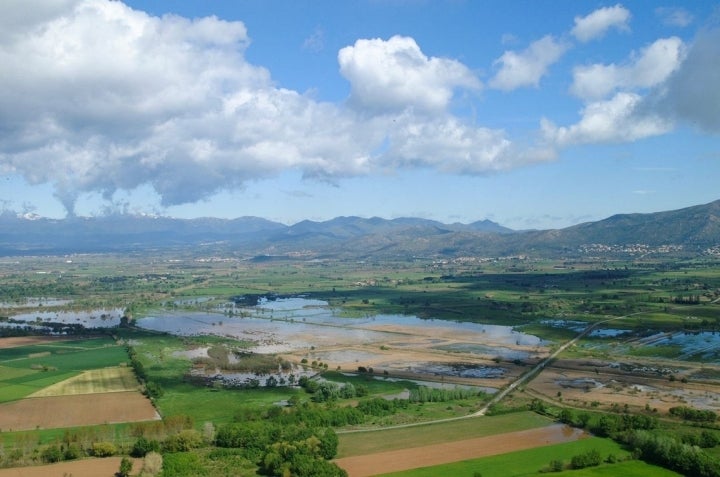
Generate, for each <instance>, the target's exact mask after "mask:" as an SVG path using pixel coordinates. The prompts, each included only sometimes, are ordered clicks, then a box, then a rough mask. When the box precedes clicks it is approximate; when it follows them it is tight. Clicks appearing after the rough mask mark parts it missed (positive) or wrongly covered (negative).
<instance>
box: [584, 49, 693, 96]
mask: <svg viewBox="0 0 720 477" xmlns="http://www.w3.org/2000/svg"><path fill="white" fill-rule="evenodd" d="M683 53H684V44H683V42H682V40H680V39H679V38H677V37H671V38H664V39H660V40H657V41H655V42H654V43H652V44H651V45H649V46H648V47H646V48H644V49H643V50H641V51H640V53H639V54H635V53H633V54H632V55H631V56H630V59H629V60H628V61H627V62H626V64H624V65H616V64H609V65H602V64H593V65H589V66H578V67H575V68H574V69H573V84H572V86H571V87H570V91H571V92H572V93H573V94H574V95H575V96H578V97H580V98H582V99H585V100H597V99H601V98H604V97H606V96H608V95H610V94H612V93H614V92H615V91H616V90H627V89H631V90H632V89H637V88H650V87H653V86H656V85H658V84H660V83H662V82H663V81H665V80H666V79H667V78H668V77H669V76H670V75H671V74H672V72H673V71H675V70H676V69H677V68H678V67H679V65H680V63H681V62H682V59H683Z"/></svg>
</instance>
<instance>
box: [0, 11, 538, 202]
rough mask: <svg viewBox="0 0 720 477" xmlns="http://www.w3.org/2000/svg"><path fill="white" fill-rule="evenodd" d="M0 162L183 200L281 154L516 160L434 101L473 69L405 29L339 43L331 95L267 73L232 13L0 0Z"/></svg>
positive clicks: (230, 182)
mask: <svg viewBox="0 0 720 477" xmlns="http://www.w3.org/2000/svg"><path fill="white" fill-rule="evenodd" d="M0 26H2V28H0V64H2V65H3V74H2V75H0V171H3V172H4V173H11V174H19V175H22V176H23V177H24V178H25V179H26V180H27V181H28V182H30V183H33V184H40V183H50V184H52V185H53V186H54V187H55V190H56V195H57V196H58V198H59V199H60V200H61V201H62V202H63V204H65V206H66V208H67V210H68V212H69V213H72V211H73V205H74V202H75V200H76V198H77V197H78V196H79V195H80V194H82V193H85V192H101V193H103V194H104V195H105V197H106V198H108V199H110V198H111V197H112V196H113V194H114V192H115V191H117V190H132V189H133V188H136V187H139V186H142V185H146V184H150V185H151V186H152V187H153V188H154V189H155V190H156V191H157V192H158V193H159V194H160V196H161V200H162V203H163V205H166V206H167V205H173V204H181V203H186V202H193V201H196V200H198V199H202V198H206V197H209V196H210V195H212V194H214V193H216V192H217V191H220V190H223V189H231V188H239V187H242V186H243V184H245V183H246V182H247V181H248V180H253V179H256V178H262V177H268V176H272V175H274V174H278V173H279V172H281V171H283V170H287V169H295V170H299V171H301V172H302V173H303V174H304V175H305V176H307V177H315V178H320V179H330V180H333V179H334V178H338V177H343V176H352V175H358V174H369V173H373V172H375V171H379V170H383V169H385V168H393V167H434V168H437V169H439V170H446V171H454V172H470V173H483V172H487V171H494V170H498V169H504V168H508V167H511V166H512V165H513V163H514V161H517V160H527V157H530V156H528V155H527V154H525V155H523V154H521V153H518V152H517V151H515V149H514V148H513V147H512V144H511V142H510V140H509V139H508V138H506V137H505V134H504V132H503V131H500V130H491V129H486V128H482V127H477V126H474V125H471V124H466V123H464V122H463V121H461V120H459V119H458V118H456V117H454V116H452V115H451V114H450V113H449V104H450V102H451V99H452V97H453V94H454V91H455V90H457V89H458V88H464V89H470V90H477V89H479V88H480V87H481V84H480V81H479V80H478V79H477V78H476V77H475V76H474V75H473V73H472V72H471V71H470V70H469V69H468V68H467V67H466V66H464V65H463V64H461V63H459V62H457V61H455V60H451V59H444V58H435V57H428V56H426V55H425V54H423V52H422V51H421V49H420V47H419V46H418V45H417V44H416V43H415V41H414V40H412V39H411V38H405V37H393V38H390V39H388V40H382V39H374V40H359V41H358V42H356V43H355V45H353V46H349V47H347V48H345V49H343V50H342V51H341V52H340V54H339V63H340V71H341V74H343V75H344V76H345V77H346V78H347V79H348V81H350V84H351V90H352V94H351V97H350V98H349V101H348V103H347V106H346V105H336V104H330V103H323V102H319V101H316V100H314V99H312V98H309V97H307V96H305V95H302V94H300V93H298V92H296V91H292V90H288V89H283V88H280V87H278V86H277V85H275V84H274V83H273V81H272V78H271V75H270V72H269V71H267V70H266V69H264V68H262V67H260V66H256V65H253V64H250V63H248V62H247V61H246V60H245V57H244V52H245V50H246V48H248V46H249V45H250V39H249V36H248V33H247V31H246V28H245V26H244V24H243V23H241V22H228V21H223V20H220V19H218V18H215V17H209V18H201V19H195V20H189V19H186V18H182V17H178V16H173V15H166V16H163V17H154V16H150V15H148V14H146V13H144V12H141V11H136V10H133V9H131V8H129V7H128V6H126V5H124V4H123V3H121V2H115V1H107V0H56V1H54V2H45V3H43V4H42V7H38V8H37V9H34V10H31V9H28V8H27V6H26V5H25V4H24V2H20V1H14V0H13V1H11V0H8V1H6V2H2V3H0Z"/></svg>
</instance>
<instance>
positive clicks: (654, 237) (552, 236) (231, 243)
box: [0, 201, 720, 258]
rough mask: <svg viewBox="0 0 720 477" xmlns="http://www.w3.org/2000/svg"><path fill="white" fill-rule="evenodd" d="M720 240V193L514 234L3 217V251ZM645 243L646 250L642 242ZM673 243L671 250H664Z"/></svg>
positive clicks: (478, 225) (494, 229) (397, 250)
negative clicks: (680, 205) (700, 200)
mask: <svg viewBox="0 0 720 477" xmlns="http://www.w3.org/2000/svg"><path fill="white" fill-rule="evenodd" d="M718 245H720V201H716V202H712V203H710V204H706V205H698V206H694V207H688V208H685V209H680V210H674V211H669V212H658V213H652V214H623V215H615V216H612V217H609V218H607V219H604V220H600V221H597V222H589V223H585V224H580V225H575V226H572V227H567V228H565V229H558V230H540V231H525V232H515V231H513V230H511V229H508V228H506V227H502V226H501V225H498V224H497V223H495V222H492V221H489V220H483V221H478V222H474V223H471V224H459V223H455V224H443V223H441V222H437V221H433V220H426V219H419V218H398V219H392V220H388V219H382V218H379V217H373V218H369V219H365V218H361V217H337V218H334V219H332V220H328V221H325V222H313V221H309V220H305V221H302V222H299V223H297V224H294V225H291V226H287V225H284V224H280V223H277V222H272V221H269V220H265V219H261V218H257V217H241V218H238V219H233V220H226V219H212V218H203V219H191V220H186V219H173V218H168V217H148V216H131V215H119V216H107V217H93V218H81V217H74V218H68V219H63V220H56V219H44V218H39V217H37V216H23V217H16V216H14V215H12V216H11V215H9V214H2V215H0V254H1V255H17V254H62V253H92V252H128V251H137V252H142V251H151V250H162V249H170V248H184V249H188V248H190V249H192V250H197V249H198V248H199V247H211V248H217V249H222V250H223V251H231V252H237V253H240V254H244V255H249V256H252V255H261V256H265V255H284V254H288V253H292V252H302V254H303V256H307V255H314V256H336V257H379V258H382V257H408V256H425V257H440V256H444V257H454V256H464V255H475V256H501V255H517V254H530V255H532V254H535V255H543V256H567V255H573V254H582V253H595V252H598V251H605V252H607V251H615V252H619V253H621V252H623V251H627V250H630V251H632V250H646V251H648V250H649V251H651V252H652V250H654V249H658V248H661V249H662V250H663V251H664V252H663V253H665V252H667V250H668V247H666V246H671V247H670V248H669V250H672V251H674V252H678V251H681V252H682V253H686V254H695V253H700V252H702V251H703V250H705V249H707V248H708V247H715V246H718ZM643 247H644V248H643ZM663 247H664V248H663Z"/></svg>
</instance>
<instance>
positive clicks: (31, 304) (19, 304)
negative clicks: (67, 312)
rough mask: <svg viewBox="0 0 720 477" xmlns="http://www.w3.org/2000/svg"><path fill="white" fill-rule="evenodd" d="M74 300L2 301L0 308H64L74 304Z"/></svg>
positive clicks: (28, 299)
mask: <svg viewBox="0 0 720 477" xmlns="http://www.w3.org/2000/svg"><path fill="white" fill-rule="evenodd" d="M72 302H73V301H72V300H68V299H64V298H49V297H48V298H26V299H25V300H21V301H0V308H38V307H43V306H46V307H53V306H64V305H69V304H70V303H72Z"/></svg>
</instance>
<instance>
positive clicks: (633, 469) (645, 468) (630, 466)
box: [483, 460, 681, 477]
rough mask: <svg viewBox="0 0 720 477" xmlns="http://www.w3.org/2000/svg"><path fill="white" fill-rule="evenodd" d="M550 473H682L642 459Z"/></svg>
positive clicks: (655, 476)
mask: <svg viewBox="0 0 720 477" xmlns="http://www.w3.org/2000/svg"><path fill="white" fill-rule="evenodd" d="M483 475H485V474H483ZM543 475H548V474H543ZM550 475H552V476H557V477H618V476H622V477H650V476H652V477H679V476H680V475H681V474H678V473H676V472H673V471H672V470H667V469H663V468H662V467H658V466H656V465H651V464H646V463H645V462H643V461H641V460H629V461H624V462H619V463H617V464H604V465H600V466H598V467H590V468H587V469H580V470H566V471H564V472H558V473H553V474H550Z"/></svg>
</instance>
